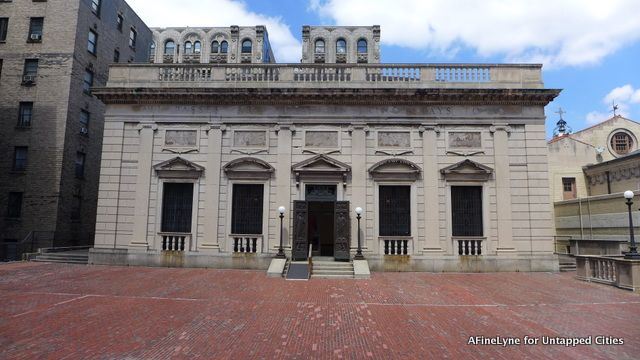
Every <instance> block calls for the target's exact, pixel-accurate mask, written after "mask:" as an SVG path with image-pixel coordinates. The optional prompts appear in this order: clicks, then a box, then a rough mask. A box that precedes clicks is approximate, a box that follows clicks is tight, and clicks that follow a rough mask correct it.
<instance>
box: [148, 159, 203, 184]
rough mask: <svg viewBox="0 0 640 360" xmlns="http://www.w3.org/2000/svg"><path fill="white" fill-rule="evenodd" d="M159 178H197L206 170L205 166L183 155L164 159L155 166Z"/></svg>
mask: <svg viewBox="0 0 640 360" xmlns="http://www.w3.org/2000/svg"><path fill="white" fill-rule="evenodd" d="M153 169H154V170H155V171H156V174H157V175H158V177H159V178H167V179H197V178H199V177H200V176H201V175H202V173H203V172H204V167H203V166H200V165H198V164H196V163H193V162H191V161H189V160H186V159H183V158H181V157H175V158H173V159H170V160H167V161H163V162H161V163H159V164H156V165H154V166H153Z"/></svg>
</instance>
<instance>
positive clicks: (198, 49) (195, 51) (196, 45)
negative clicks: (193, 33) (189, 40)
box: [193, 41, 202, 54]
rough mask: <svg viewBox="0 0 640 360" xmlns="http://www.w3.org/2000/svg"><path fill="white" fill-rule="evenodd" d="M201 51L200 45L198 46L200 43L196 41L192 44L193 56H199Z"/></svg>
mask: <svg viewBox="0 0 640 360" xmlns="http://www.w3.org/2000/svg"><path fill="white" fill-rule="evenodd" d="M201 51H202V44H200V41H196V42H194V43H193V53H194V54H200V52H201Z"/></svg>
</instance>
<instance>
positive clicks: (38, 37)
mask: <svg viewBox="0 0 640 360" xmlns="http://www.w3.org/2000/svg"><path fill="white" fill-rule="evenodd" d="M29 39H31V40H35V41H40V40H42V34H31V35H29Z"/></svg>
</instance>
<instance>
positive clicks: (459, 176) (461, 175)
mask: <svg viewBox="0 0 640 360" xmlns="http://www.w3.org/2000/svg"><path fill="white" fill-rule="evenodd" d="M440 173H442V175H443V176H444V177H445V179H447V180H460V181H464V180H483V181H486V180H489V179H490V178H491V175H492V174H493V169H492V168H490V167H488V166H486V165H482V164H479V163H477V162H475V161H472V160H469V159H466V160H463V161H461V162H459V163H456V164H453V165H450V166H447V167H445V168H443V169H441V170H440Z"/></svg>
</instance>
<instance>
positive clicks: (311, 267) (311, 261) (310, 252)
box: [307, 244, 313, 277]
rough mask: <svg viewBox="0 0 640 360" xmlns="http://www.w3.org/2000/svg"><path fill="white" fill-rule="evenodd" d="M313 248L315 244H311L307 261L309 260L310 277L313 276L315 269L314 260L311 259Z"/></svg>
mask: <svg viewBox="0 0 640 360" xmlns="http://www.w3.org/2000/svg"><path fill="white" fill-rule="evenodd" d="M312 249H313V245H312V244H309V256H308V257H307V261H308V265H307V267H308V270H309V277H311V271H312V270H313V260H311V258H312V255H311V254H312V251H311V250H312Z"/></svg>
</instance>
